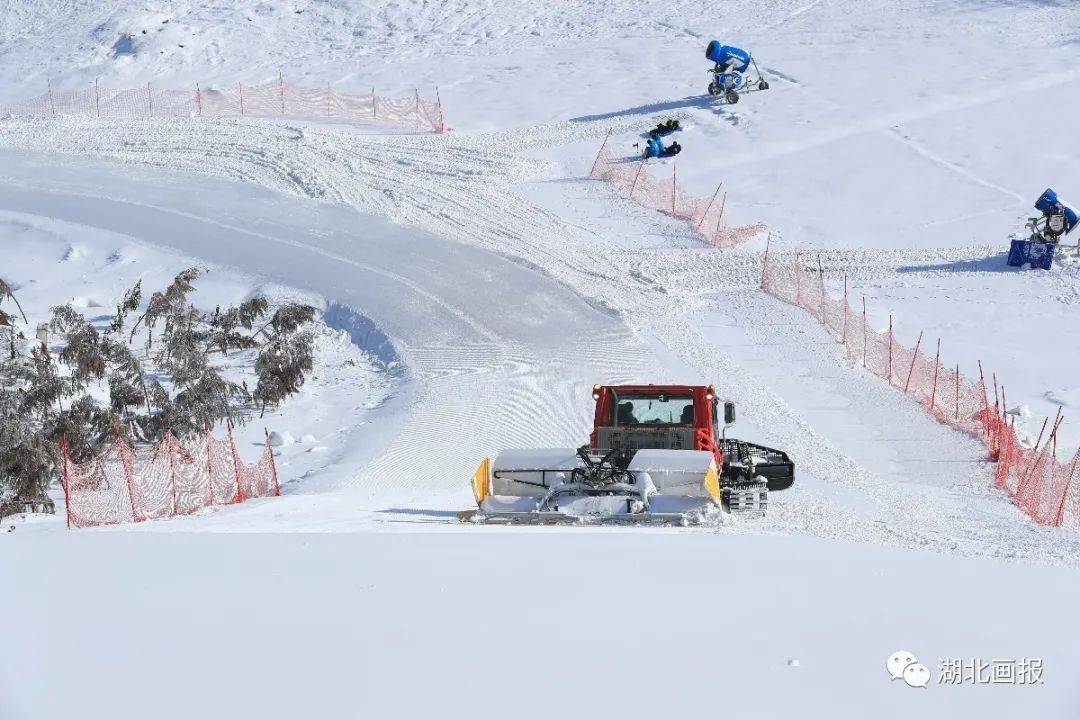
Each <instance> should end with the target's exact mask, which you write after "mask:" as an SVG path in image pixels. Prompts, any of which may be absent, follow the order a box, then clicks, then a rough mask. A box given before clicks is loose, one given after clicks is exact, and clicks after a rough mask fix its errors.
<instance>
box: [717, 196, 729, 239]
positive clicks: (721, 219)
mask: <svg viewBox="0 0 1080 720" xmlns="http://www.w3.org/2000/svg"><path fill="white" fill-rule="evenodd" d="M726 207H727V191H726V190H725V191H724V197H723V198H721V200H720V217H718V218H716V232H715V233H714V236H715V235H719V234H720V226H721V223H723V222H724V208H726Z"/></svg>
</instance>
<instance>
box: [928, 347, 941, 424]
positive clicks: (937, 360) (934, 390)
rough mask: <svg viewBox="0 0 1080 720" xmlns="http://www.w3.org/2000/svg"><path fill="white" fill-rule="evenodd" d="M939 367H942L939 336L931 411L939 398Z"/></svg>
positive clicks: (931, 395)
mask: <svg viewBox="0 0 1080 720" xmlns="http://www.w3.org/2000/svg"><path fill="white" fill-rule="evenodd" d="M939 367H941V338H938V341H937V355H936V356H935V357H934V389H933V391H931V393H930V412H933V411H934V402H935V401H936V400H937V376H938V368H939Z"/></svg>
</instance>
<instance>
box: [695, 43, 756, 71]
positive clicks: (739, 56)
mask: <svg viewBox="0 0 1080 720" xmlns="http://www.w3.org/2000/svg"><path fill="white" fill-rule="evenodd" d="M705 57H706V58H708V59H709V60H710V61H711V62H714V63H716V64H717V65H720V66H727V65H731V67H729V68H728V70H734V71H735V72H741V73H744V72H746V71H747V70H748V69H749V68H750V53H748V52H746V51H745V50H743V49H742V48H737V47H732V46H731V45H724V44H723V43H721V42H720V41H719V40H713V41H712V42H710V43H709V45H708V46H707V47H706V48H705Z"/></svg>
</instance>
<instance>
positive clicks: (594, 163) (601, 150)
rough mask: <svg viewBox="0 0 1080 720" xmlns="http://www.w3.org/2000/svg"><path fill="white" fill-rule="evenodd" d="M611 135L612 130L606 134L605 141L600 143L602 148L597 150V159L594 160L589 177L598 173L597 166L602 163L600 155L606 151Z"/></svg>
mask: <svg viewBox="0 0 1080 720" xmlns="http://www.w3.org/2000/svg"><path fill="white" fill-rule="evenodd" d="M609 137H611V131H610V130H608V131H607V135H605V136H604V142H602V143H600V149H599V150H597V151H596V159H595V160H593V164H592V168H591V169H590V170H589V177H590V178H591V177H593V176H594V175H595V174H596V166H597V165H598V164H599V163H600V155H601V154H602V153H603V152H604V148H605V147H607V141H608V138H609Z"/></svg>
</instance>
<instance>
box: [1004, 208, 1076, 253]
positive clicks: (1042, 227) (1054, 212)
mask: <svg viewBox="0 0 1080 720" xmlns="http://www.w3.org/2000/svg"><path fill="white" fill-rule="evenodd" d="M1035 209H1036V210H1038V211H1039V212H1040V213H1042V214H1041V215H1039V216H1038V217H1033V218H1028V229H1029V230H1030V231H1031V234H1030V235H1029V236H1028V238H1027V239H1023V238H1017V237H1014V238H1013V239H1012V242H1011V244H1010V246H1009V259H1008V263H1009V265H1011V266H1013V267H1023V266H1024V265H1031V267H1033V268H1041V269H1043V270H1049V269H1050V267H1051V265H1052V264H1053V261H1054V250H1055V248H1057V246H1058V245H1059V243H1060V241H1061V239H1062V238H1063V237H1065V236H1066V235H1068V234H1069V233H1070V232H1072V230H1073V228H1075V227H1076V225H1077V223H1078V222H1080V214H1078V213H1077V211H1076V209H1075V208H1073V207H1072V206H1071V205H1069V204H1068V203H1067V202H1065V201H1064V200H1062V199H1061V198H1060V197H1058V194H1057V193H1056V192H1055V191H1054V190H1053V189H1052V188H1047V189H1046V191H1045V192H1044V193H1043V194H1042V195H1040V196H1039V199H1038V200H1036V201H1035Z"/></svg>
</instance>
